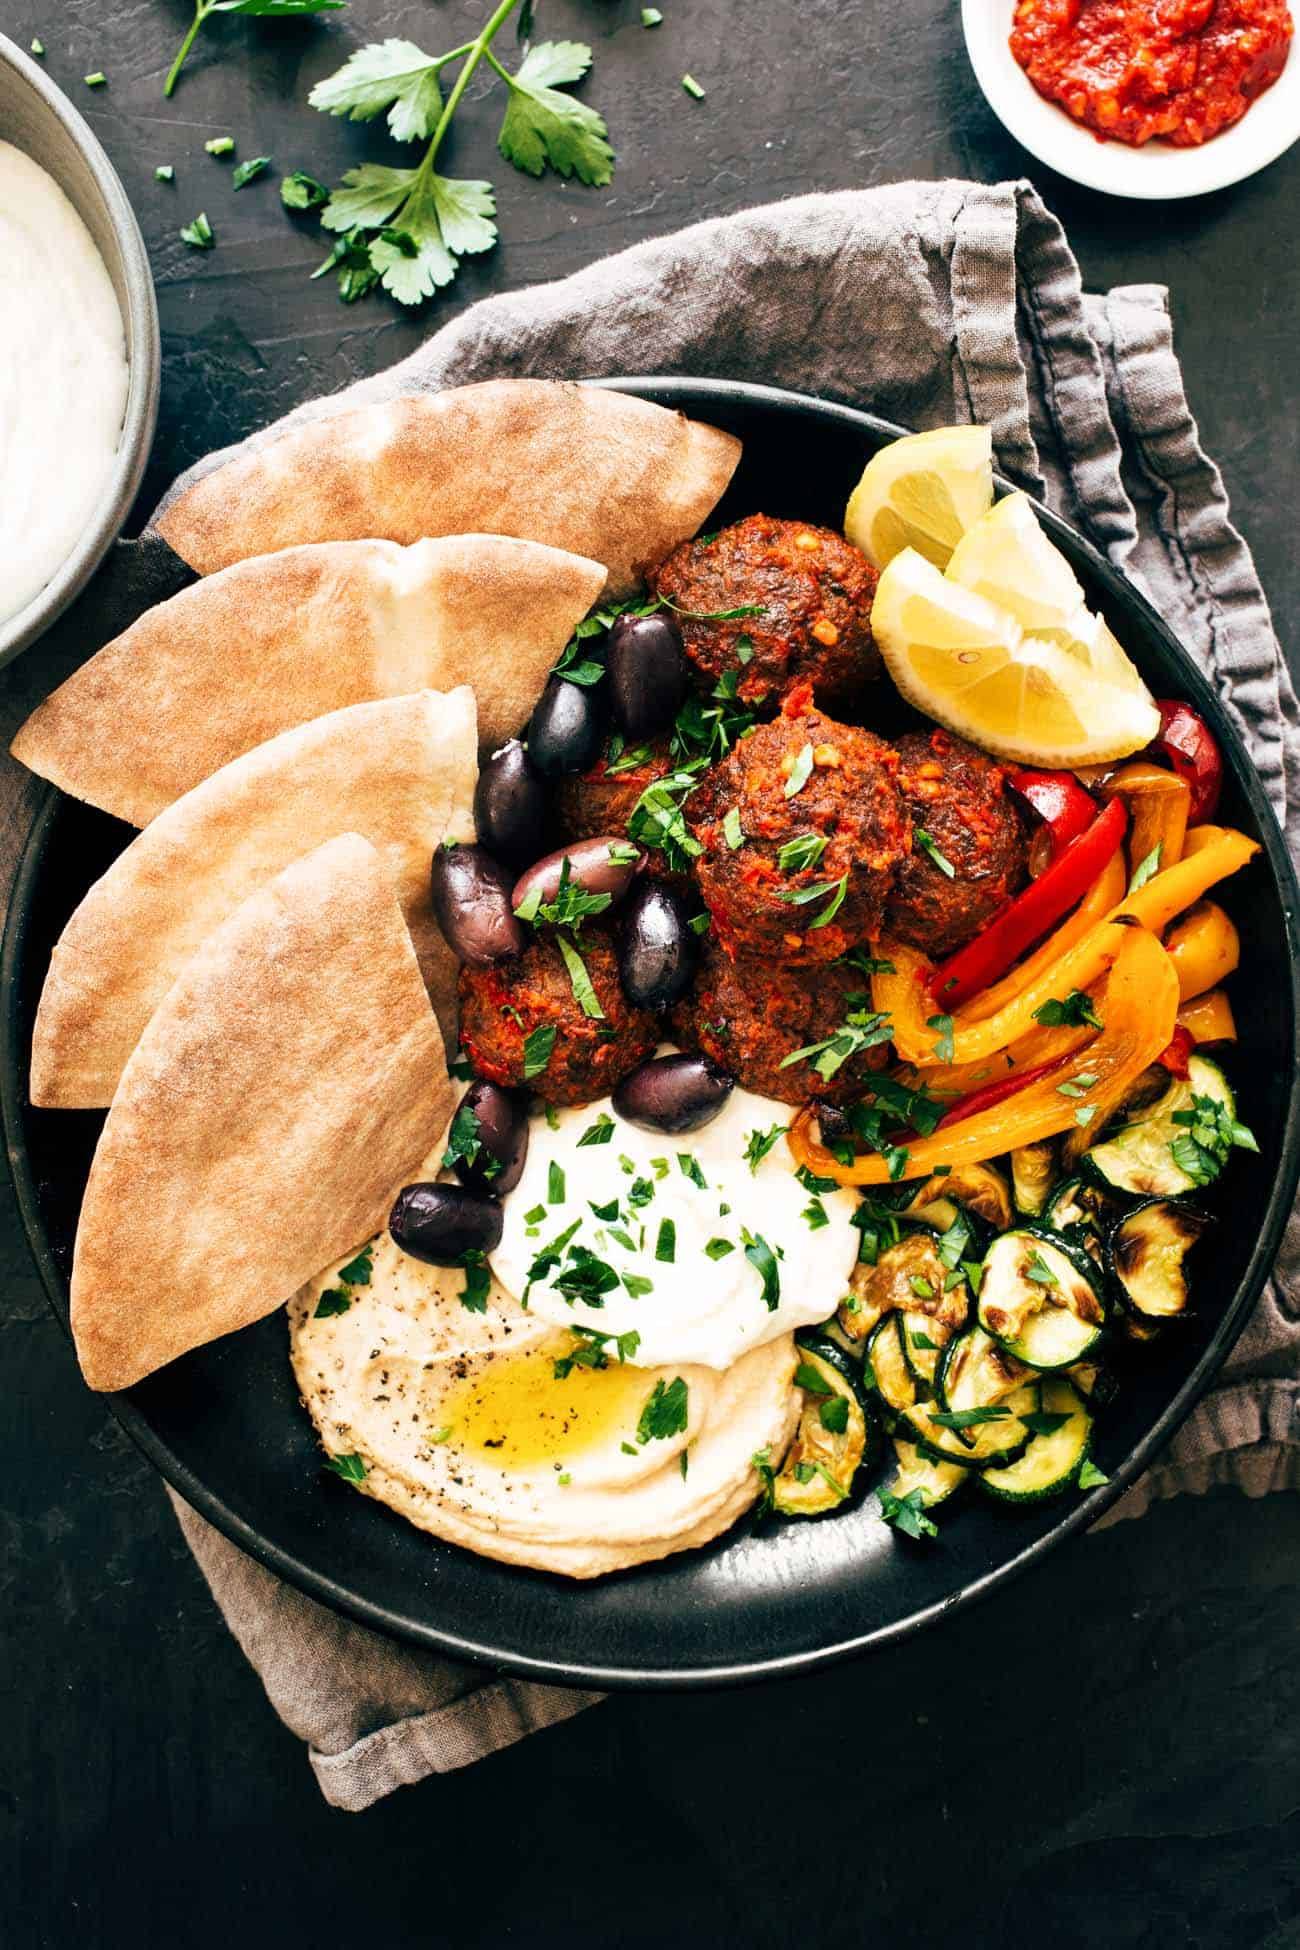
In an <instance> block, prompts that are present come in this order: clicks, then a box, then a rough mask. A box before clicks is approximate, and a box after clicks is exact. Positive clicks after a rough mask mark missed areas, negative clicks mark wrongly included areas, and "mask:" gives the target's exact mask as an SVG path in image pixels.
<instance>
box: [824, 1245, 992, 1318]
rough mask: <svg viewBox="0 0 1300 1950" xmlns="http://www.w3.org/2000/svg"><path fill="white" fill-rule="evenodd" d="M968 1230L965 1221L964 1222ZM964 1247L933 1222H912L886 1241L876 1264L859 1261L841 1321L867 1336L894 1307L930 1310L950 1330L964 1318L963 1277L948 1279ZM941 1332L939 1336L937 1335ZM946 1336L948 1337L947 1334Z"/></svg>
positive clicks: (897, 1309)
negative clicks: (896, 1238)
mask: <svg viewBox="0 0 1300 1950" xmlns="http://www.w3.org/2000/svg"><path fill="white" fill-rule="evenodd" d="M961 1230H962V1231H963V1236H964V1230H965V1221H962V1222H961ZM963 1250H964V1247H963V1245H962V1242H961V1241H960V1240H958V1239H957V1238H955V1237H950V1235H949V1234H948V1233H943V1234H940V1233H936V1232H934V1231H933V1230H932V1229H931V1228H930V1227H929V1226H918V1225H909V1226H907V1227H906V1228H905V1230H904V1231H903V1234H902V1236H901V1238H900V1239H899V1241H898V1243H897V1245H894V1246H887V1247H886V1248H885V1250H884V1252H882V1253H881V1255H880V1257H879V1259H877V1261H876V1262H875V1264H874V1266H863V1265H858V1266H855V1267H854V1269H853V1272H852V1275H851V1277H850V1279H849V1293H848V1296H847V1298H846V1299H844V1300H842V1301H841V1302H840V1310H839V1321H840V1325H841V1327H842V1328H843V1329H844V1331H845V1333H846V1334H848V1335H849V1336H850V1338H851V1339H853V1340H865V1339H866V1338H867V1337H868V1335H870V1333H871V1332H872V1330H873V1329H874V1327H875V1326H876V1323H877V1322H878V1321H880V1320H883V1319H884V1317H885V1315H886V1314H891V1313H926V1314H929V1315H930V1317H931V1318H932V1319H933V1320H935V1321H938V1322H941V1323H943V1324H944V1325H946V1326H947V1327H948V1328H949V1330H951V1329H953V1328H956V1327H960V1326H961V1324H962V1322H963V1321H964V1320H965V1318H966V1311H967V1306H968V1304H969V1296H968V1293H967V1289H966V1285H965V1282H964V1281H960V1282H955V1283H954V1284H953V1285H952V1286H949V1284H948V1278H949V1275H950V1273H952V1272H953V1270H954V1268H955V1267H956V1266H957V1264H958V1261H959V1259H960V1257H961V1254H962V1252H963ZM936 1338H937V1337H936ZM945 1338H946V1337H945Z"/></svg>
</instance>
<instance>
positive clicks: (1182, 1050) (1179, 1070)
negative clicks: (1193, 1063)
mask: <svg viewBox="0 0 1300 1950" xmlns="http://www.w3.org/2000/svg"><path fill="white" fill-rule="evenodd" d="M1195 1048H1196V1038H1195V1037H1194V1036H1193V1034H1192V1032H1191V1030H1190V1029H1186V1028H1184V1026H1183V1024H1182V1023H1181V1022H1180V1023H1179V1024H1178V1025H1177V1027H1176V1028H1175V1030H1174V1033H1173V1035H1172V1036H1171V1037H1170V1039H1169V1042H1168V1044H1167V1046H1166V1047H1165V1048H1164V1049H1162V1050H1161V1052H1160V1054H1159V1056H1158V1057H1157V1058H1156V1062H1157V1063H1162V1064H1163V1065H1164V1067H1165V1069H1166V1070H1168V1072H1169V1074H1170V1076H1171V1077H1186V1076H1187V1074H1188V1061H1187V1059H1188V1057H1189V1056H1190V1055H1191V1053H1192V1051H1193V1050H1194V1049H1195Z"/></svg>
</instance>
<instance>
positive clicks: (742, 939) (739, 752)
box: [686, 683, 908, 967]
mask: <svg viewBox="0 0 1300 1950" xmlns="http://www.w3.org/2000/svg"><path fill="white" fill-rule="evenodd" d="M898 762H899V761H898V754H897V753H896V752H895V751H894V749H893V747H892V746H890V745H887V744H886V743H885V742H884V740H883V739H880V738H877V737H875V736H874V734H873V733H871V732H869V731H861V730H858V729H856V728H855V727H853V726H850V725H843V724H837V723H836V722H835V720H834V719H832V718H828V717H825V716H823V714H822V713H821V712H820V711H818V710H816V709H815V708H814V706H813V703H812V695H811V687H810V686H809V685H808V684H807V683H804V684H800V685H797V686H796V687H795V688H794V690H792V691H791V692H790V693H789V694H788V695H787V697H786V699H785V702H784V704H783V705H782V708H781V715H780V716H779V717H778V718H776V719H774V720H773V722H772V723H771V724H766V725H760V726H759V727H758V729H757V730H756V731H753V732H751V734H750V735H749V737H747V738H743V739H742V740H741V741H740V743H739V744H738V745H737V746H736V747H735V749H734V750H733V751H732V752H731V753H729V755H728V756H727V757H726V758H725V759H724V760H723V762H722V763H721V764H720V765H717V766H715V767H714V768H713V770H712V771H711V772H710V773H709V774H708V775H707V776H706V778H705V779H704V782H703V784H702V785H701V786H700V787H699V788H698V790H697V791H696V792H695V793H694V794H692V796H691V798H690V799H689V800H688V801H687V805H686V816H687V819H688V821H689V824H690V827H691V830H692V832H693V833H694V835H695V838H696V840H697V841H698V842H699V845H700V848H701V852H700V856H699V859H698V861H697V862H696V869H697V872H698V875H699V883H700V890H701V892H702V893H703V895H704V899H705V903H706V904H707V906H708V909H709V912H710V914H711V915H712V916H713V924H714V927H715V929H716V931H717V937H718V941H719V944H720V945H721V947H722V949H723V951H724V953H726V954H729V955H733V956H739V955H750V956H756V955H761V956H770V957H771V958H772V959H773V960H774V961H776V962H778V963H783V964H785V965H786V966H789V967H798V966H803V965H805V964H807V963H812V962H816V963H822V962H829V961H834V960H836V959H837V957H838V956H840V955H842V954H843V953H844V952H845V950H846V949H847V948H851V947H853V946H855V945H856V944H858V943H859V942H863V941H867V940H870V939H871V938H873V937H874V936H875V935H877V934H879V933H880V930H881V923H882V917H883V911H884V904H885V900H886V898H887V896H888V894H889V891H890V888H891V887H892V885H893V881H894V876H895V873H896V872H897V870H898V867H899V864H900V862H901V861H902V860H903V859H904V857H905V855H906V853H907V849H908V818H907V813H906V810H905V808H904V806H903V804H902V801H901V800H900V798H899V795H898V791H897V788H896V786H895V783H894V777H895V773H896V771H897V769H898Z"/></svg>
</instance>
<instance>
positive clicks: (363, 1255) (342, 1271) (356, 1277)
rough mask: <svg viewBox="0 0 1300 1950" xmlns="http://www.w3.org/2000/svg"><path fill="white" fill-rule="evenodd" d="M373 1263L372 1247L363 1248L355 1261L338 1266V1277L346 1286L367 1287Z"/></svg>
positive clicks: (373, 1252) (373, 1250)
mask: <svg viewBox="0 0 1300 1950" xmlns="http://www.w3.org/2000/svg"><path fill="white" fill-rule="evenodd" d="M374 1263H375V1249H374V1247H373V1246H363V1247H362V1248H361V1251H360V1252H359V1253H358V1254H357V1256H356V1258H355V1259H350V1260H349V1261H348V1263H347V1265H346V1266H340V1268H339V1272H338V1277H339V1278H340V1279H341V1280H342V1281H344V1282H345V1284H346V1285H348V1286H369V1285H370V1275H371V1273H372V1272H373V1271H374Z"/></svg>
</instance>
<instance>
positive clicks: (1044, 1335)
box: [979, 1225, 1106, 1368]
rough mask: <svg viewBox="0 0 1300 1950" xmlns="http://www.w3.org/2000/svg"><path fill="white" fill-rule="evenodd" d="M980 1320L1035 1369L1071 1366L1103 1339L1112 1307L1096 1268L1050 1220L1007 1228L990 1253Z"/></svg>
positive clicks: (1006, 1347)
mask: <svg viewBox="0 0 1300 1950" xmlns="http://www.w3.org/2000/svg"><path fill="white" fill-rule="evenodd" d="M979 1319H980V1325H981V1327H983V1328H984V1330H985V1332H986V1333H989V1334H991V1335H992V1336H993V1337H994V1339H995V1340H996V1341H997V1342H998V1343H999V1344H1000V1345H1001V1346H1002V1347H1004V1348H1005V1349H1006V1350H1007V1351H1008V1353H1010V1354H1013V1355H1014V1356H1015V1357H1016V1359H1017V1360H1020V1361H1026V1362H1028V1364H1029V1365H1030V1367H1033V1368H1068V1367H1069V1366H1070V1364H1071V1362H1074V1361H1080V1360H1082V1359H1083V1357H1084V1355H1086V1354H1087V1353H1088V1352H1089V1350H1090V1349H1091V1348H1093V1347H1094V1346H1095V1345H1096V1343H1097V1342H1098V1341H1099V1340H1100V1338H1101V1331H1102V1328H1103V1327H1104V1326H1105V1324H1106V1306H1105V1301H1104V1299H1103V1297H1102V1281H1101V1276H1100V1274H1099V1272H1098V1269H1097V1267H1096V1266H1095V1265H1094V1264H1093V1262H1092V1260H1091V1259H1090V1258H1089V1256H1088V1254H1087V1253H1085V1252H1084V1251H1083V1250H1082V1248H1081V1247H1079V1246H1078V1245H1076V1244H1074V1243H1073V1242H1072V1241H1070V1240H1068V1239H1066V1238H1065V1237H1064V1236H1063V1235H1062V1234H1060V1233H1054V1232H1052V1231H1050V1230H1049V1229H1048V1227H1046V1226H1037V1225H1029V1226H1021V1227H1020V1228H1019V1229H1018V1230H1017V1231H1015V1232H1004V1233H1002V1234H1001V1236H1000V1237H999V1238H997V1239H995V1240H994V1241H993V1244H992V1245H991V1246H990V1247H989V1249H988V1252H987V1253H986V1254H985V1256H984V1274H983V1278H982V1279H981V1281H980V1299H979Z"/></svg>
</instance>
